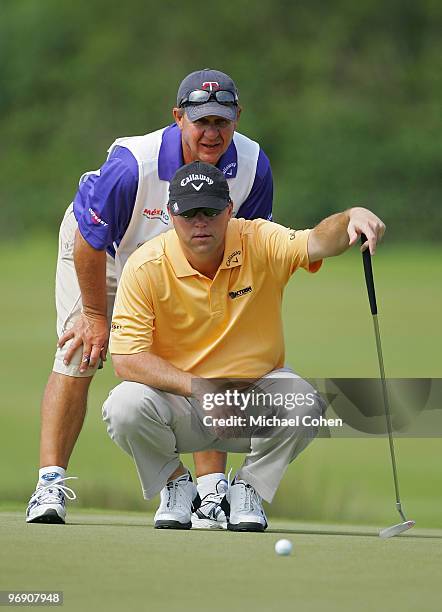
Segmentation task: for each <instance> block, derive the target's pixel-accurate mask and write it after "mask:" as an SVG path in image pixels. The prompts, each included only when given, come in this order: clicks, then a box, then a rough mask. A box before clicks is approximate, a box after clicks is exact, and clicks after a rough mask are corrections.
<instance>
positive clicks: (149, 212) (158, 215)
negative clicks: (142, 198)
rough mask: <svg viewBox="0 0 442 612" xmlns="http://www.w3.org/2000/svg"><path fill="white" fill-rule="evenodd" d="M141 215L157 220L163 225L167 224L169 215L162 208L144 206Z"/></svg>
mask: <svg viewBox="0 0 442 612" xmlns="http://www.w3.org/2000/svg"><path fill="white" fill-rule="evenodd" d="M143 217H145V218H146V219H153V220H158V221H161V222H162V223H164V225H169V219H170V217H169V215H168V214H167V212H165V211H164V210H163V209H162V208H145V209H144V210H143Z"/></svg>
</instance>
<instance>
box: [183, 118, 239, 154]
mask: <svg viewBox="0 0 442 612" xmlns="http://www.w3.org/2000/svg"><path fill="white" fill-rule="evenodd" d="M175 119H176V122H177V124H178V126H179V128H180V130H181V140H182V145H183V157H184V163H186V164H188V163H190V162H192V161H197V160H199V161H202V162H205V163H206V164H213V165H215V164H216V163H218V160H219V158H220V157H221V155H222V154H223V153H225V152H226V151H227V149H228V147H229V145H230V143H231V142H232V138H233V132H234V131H235V127H236V121H229V120H228V119H224V118H223V117H217V116H215V115H209V116H208V117H202V118H201V119H198V120H197V121H190V120H189V119H188V118H187V115H186V114H185V113H184V115H183V116H182V117H179V116H178V117H177V116H176V117H175Z"/></svg>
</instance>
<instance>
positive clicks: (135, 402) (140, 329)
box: [103, 161, 385, 531]
mask: <svg viewBox="0 0 442 612" xmlns="http://www.w3.org/2000/svg"><path fill="white" fill-rule="evenodd" d="M168 207H169V213H170V215H171V217H172V219H173V226H174V229H173V230H171V231H169V232H167V233H164V234H161V235H160V236H158V237H156V238H154V239H153V240H150V241H149V242H146V243H145V244H144V245H142V246H141V247H140V248H139V249H138V250H137V251H135V252H134V253H133V254H132V255H131V256H130V257H129V259H128V261H127V263H126V265H125V267H124V270H123V274H122V278H121V282H120V284H119V286H118V290H117V296H116V301H115V307H114V313H113V318H112V326H111V343H110V350H111V354H112V359H113V364H114V368H115V371H116V374H117V376H119V377H120V378H121V379H123V382H122V383H121V384H120V385H118V386H117V387H116V388H115V389H113V390H112V391H111V393H110V395H109V397H108V399H107V400H106V402H105V403H104V406H103V418H104V420H105V422H106V425H107V430H108V433H109V435H110V437H111V438H112V440H114V442H116V444H117V445H118V446H120V447H121V448H122V449H123V450H124V451H125V452H127V453H128V454H129V455H130V456H131V457H132V458H133V460H134V462H135V464H136V468H137V472H138V475H139V478H140V482H141V487H142V491H143V495H144V498H145V499H151V498H153V497H154V496H155V495H157V494H158V493H159V492H161V503H160V507H159V508H158V510H157V512H156V514H155V527H157V528H173V529H189V528H190V527H191V525H192V523H191V515H192V511H193V510H196V511H197V506H198V503H199V497H198V492H197V488H196V486H195V484H194V482H193V481H192V477H191V475H190V472H189V471H188V470H187V468H186V467H185V466H184V465H183V464H182V463H181V460H180V453H189V452H194V451H200V450H207V449H216V450H220V451H227V452H240V453H245V459H244V463H243V465H242V467H241V468H240V469H239V471H238V472H237V473H236V475H235V477H234V479H233V481H232V483H231V484H230V485H229V488H228V491H227V494H226V499H225V503H224V505H223V507H224V508H225V509H226V511H227V512H226V514H227V516H228V522H227V525H226V526H227V528H228V529H230V530H232V531H263V530H264V529H265V528H266V527H267V519H266V516H265V513H264V510H263V507H262V500H263V499H264V500H266V501H267V502H271V501H272V498H273V496H274V494H275V492H276V490H277V488H278V486H279V483H280V481H281V479H282V477H283V475H284V472H285V470H286V469H287V466H288V465H289V463H290V462H292V461H293V460H294V459H295V458H296V457H297V455H299V453H300V452H301V451H302V450H304V449H305V448H306V446H307V445H308V444H309V443H310V442H311V441H312V440H313V439H314V437H315V435H316V433H317V427H314V426H310V427H309V426H307V425H305V423H312V422H317V419H318V418H319V417H321V416H322V415H323V413H324V409H325V404H324V402H323V401H322V399H321V398H320V396H319V395H318V394H317V393H316V391H315V390H314V389H313V388H312V387H311V385H310V384H309V383H308V382H306V381H303V380H302V379H301V378H300V377H299V376H298V375H297V374H295V372H294V371H293V370H291V369H289V368H287V367H285V355H284V338H283V327H282V317H281V302H282V295H283V290H284V287H285V285H286V284H287V282H288V281H289V279H290V277H291V276H292V274H294V272H296V270H298V269H299V268H304V269H305V270H307V271H309V272H317V271H318V270H319V268H320V267H321V263H322V260H323V259H324V258H326V257H332V256H335V255H339V254H341V253H343V252H344V251H345V250H347V248H349V246H351V245H353V244H354V243H355V242H356V240H357V238H358V236H359V235H360V234H362V233H363V234H365V235H366V237H367V242H366V243H365V245H363V247H362V248H369V249H370V252H371V254H373V253H374V251H375V248H376V244H377V242H378V241H379V240H380V239H381V238H382V236H383V234H384V232H385V225H384V224H383V223H382V221H381V220H380V219H379V218H378V217H377V216H376V215H375V214H374V213H372V212H371V211H369V210H367V209H366V208H362V207H354V208H350V209H349V210H346V211H344V212H341V213H338V214H335V215H332V216H330V217H328V218H326V219H324V220H323V221H321V222H320V223H319V224H318V225H317V226H316V227H315V228H314V229H312V230H310V229H306V230H293V229H290V228H286V227H283V226H281V225H278V224H276V223H273V222H271V221H265V220H261V219H257V220H252V221H249V220H245V219H241V218H232V210H233V203H232V201H231V199H230V193H229V188H228V184H227V181H226V179H225V177H224V175H223V173H222V172H221V171H220V170H218V169H217V168H216V167H214V166H211V165H208V164H205V163H202V162H199V161H197V162H193V163H190V164H187V165H186V166H184V167H182V168H181V169H179V170H178V171H177V172H176V173H175V175H174V177H173V179H172V181H171V183H170V188H169V204H168ZM280 377H282V378H284V381H285V387H284V388H285V389H286V388H287V381H288V383H289V386H290V384H292V386H293V390H296V392H297V397H298V396H299V395H300V392H302V393H301V395H303V396H304V397H305V398H309V401H305V402H303V403H302V402H300V403H299V404H297V405H296V406H295V407H294V408H293V409H292V410H291V414H292V415H293V416H294V417H297V419H295V420H296V423H298V424H297V425H296V426H293V425H292V424H290V425H288V424H287V423H286V421H288V420H287V419H286V420H285V421H284V420H283V419H280V420H279V422H278V421H275V420H273V421H272V422H273V423H275V424H274V426H273V427H268V426H267V427H264V428H261V430H260V428H259V427H258V426H256V419H255V421H254V423H255V426H254V427H250V423H247V419H246V418H245V417H244V415H245V414H246V412H242V410H243V406H241V405H235V406H234V408H233V409H232V408H231V407H229V409H228V410H227V408H228V407H227V406H221V411H223V410H225V414H229V416H230V417H231V420H230V421H229V420H228V419H224V420H223V419H218V423H217V422H215V421H216V419H215V418H214V417H213V416H212V414H211V413H210V412H208V411H207V404H208V402H207V401H206V399H207V397H209V398H212V399H213V398H214V397H215V396H218V395H219V394H214V393H208V392H207V389H212V390H214V389H216V388H217V384H218V382H219V381H220V380H230V381H231V380H234V379H248V380H251V381H253V383H254V384H255V385H257V386H258V388H260V389H261V390H266V389H268V388H270V387H271V386H272V385H273V384H274V383H275V381H276V380H277V379H278V378H280ZM239 396H241V394H239ZM251 396H252V394H251V393H249V394H248V397H249V399H250V397H251ZM241 397H242V396H241ZM226 404H227V402H226ZM213 414H215V413H213ZM218 414H219V412H218ZM241 415H242V416H241ZM209 417H210V418H209ZM234 418H236V421H234ZM241 419H242V420H241ZM208 423H209V424H208ZM227 423H234V424H235V425H236V428H235V427H231V428H230V429H231V430H232V431H230V433H229V426H228V425H227Z"/></svg>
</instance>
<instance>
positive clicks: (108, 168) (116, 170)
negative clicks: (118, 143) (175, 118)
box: [74, 147, 138, 250]
mask: <svg viewBox="0 0 442 612" xmlns="http://www.w3.org/2000/svg"><path fill="white" fill-rule="evenodd" d="M137 189H138V164H137V162H136V160H135V158H134V156H133V155H132V153H131V152H130V151H129V150H128V149H126V148H124V147H115V148H114V150H113V151H112V154H111V156H110V157H109V159H108V160H107V161H106V162H105V163H104V164H103V165H102V167H101V168H100V169H99V170H97V171H95V172H88V173H86V174H85V175H83V177H82V179H81V182H80V186H79V189H78V191H77V193H76V195H75V198H74V213H75V218H76V219H77V222H78V228H79V230H80V233H81V235H82V236H83V238H84V239H85V240H86V241H87V242H88V243H89V244H90V245H91V246H92V247H94V248H95V249H98V250H104V249H106V248H108V247H110V246H111V245H112V244H113V243H116V244H119V243H120V241H121V238H122V237H123V236H124V233H125V231H126V229H127V226H128V225H129V221H130V218H131V216H132V212H133V209H134V205H135V199H136V195H137Z"/></svg>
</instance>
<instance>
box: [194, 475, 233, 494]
mask: <svg viewBox="0 0 442 612" xmlns="http://www.w3.org/2000/svg"><path fill="white" fill-rule="evenodd" d="M196 482H197V488H198V493H199V495H200V497H201V499H203V497H205V496H206V495H208V494H209V493H222V494H224V493H226V492H227V480H226V475H225V474H223V473H222V472H216V473H215V474H206V475H205V476H199V477H198V478H197V479H196Z"/></svg>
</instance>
